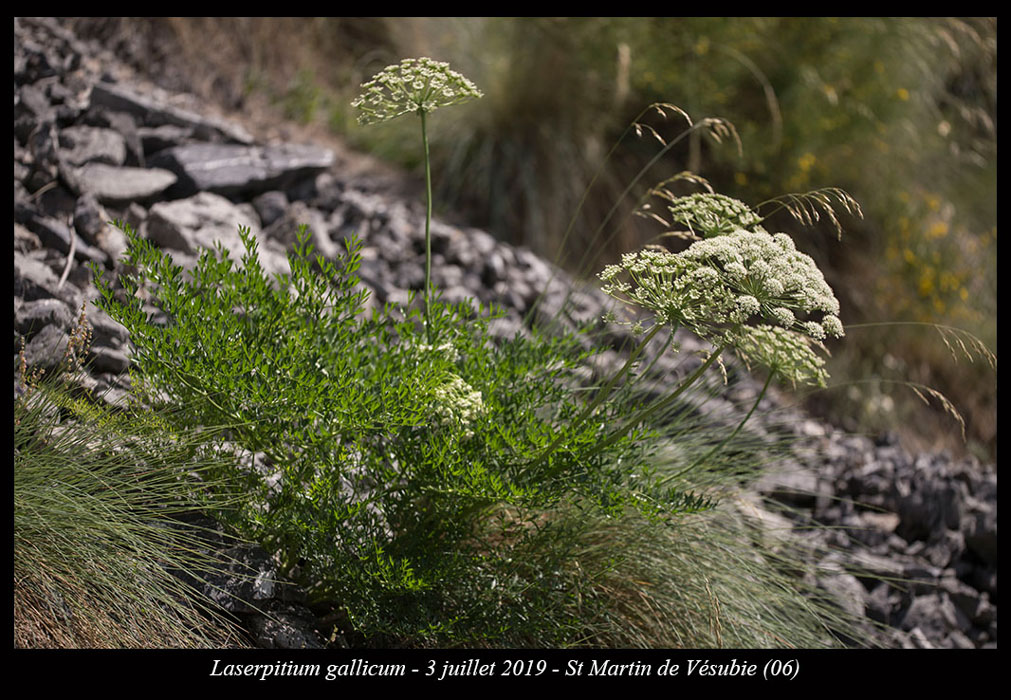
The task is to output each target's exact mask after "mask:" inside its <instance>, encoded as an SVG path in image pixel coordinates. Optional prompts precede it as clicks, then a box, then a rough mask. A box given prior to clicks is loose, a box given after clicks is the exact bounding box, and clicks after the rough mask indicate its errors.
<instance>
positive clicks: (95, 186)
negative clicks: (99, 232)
mask: <svg viewBox="0 0 1011 700" xmlns="http://www.w3.org/2000/svg"><path fill="white" fill-rule="evenodd" d="M75 176H76V178H77V181H78V183H79V184H80V188H81V191H82V193H90V194H92V195H94V196H95V198H96V199H98V201H100V202H102V203H103V204H110V205H115V206H125V205H128V204H130V203H131V202H145V201H149V200H152V199H154V198H155V197H158V196H159V195H161V194H163V193H164V192H165V191H166V190H167V189H168V188H169V187H171V186H172V185H173V184H175V182H176V176H175V175H174V174H173V173H171V172H170V171H168V170H163V169H161V168H132V167H128V166H122V167H117V166H114V165H105V164H103V163H88V164H86V165H84V166H83V167H81V168H80V169H78V170H77V171H75Z"/></svg>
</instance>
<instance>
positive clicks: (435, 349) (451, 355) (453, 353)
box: [418, 343, 460, 362]
mask: <svg viewBox="0 0 1011 700" xmlns="http://www.w3.org/2000/svg"><path fill="white" fill-rule="evenodd" d="M418 350H420V351H421V352H422V353H429V352H430V353H433V354H436V355H445V357H446V359H447V360H449V361H450V362H456V361H457V360H459V359H460V351H459V350H457V349H456V347H454V346H453V344H452V343H443V344H442V345H438V346H433V345H429V344H428V343H421V344H419V345H418Z"/></svg>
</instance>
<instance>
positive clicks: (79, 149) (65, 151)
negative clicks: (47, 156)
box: [59, 126, 126, 166]
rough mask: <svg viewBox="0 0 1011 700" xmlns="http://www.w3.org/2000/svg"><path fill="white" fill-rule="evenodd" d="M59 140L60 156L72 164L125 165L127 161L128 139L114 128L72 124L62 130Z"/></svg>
mask: <svg viewBox="0 0 1011 700" xmlns="http://www.w3.org/2000/svg"><path fill="white" fill-rule="evenodd" d="M59 141H60V157H61V158H62V159H63V160H64V162H66V163H69V164H70V165H74V166H81V165H84V164H85V163H105V164H107V165H123V163H125V162H126V139H124V138H123V137H122V136H121V135H120V134H119V133H118V132H116V131H113V130H112V129H103V128H100V127H94V126H71V127H68V128H66V129H63V130H62V131H60V135H59Z"/></svg>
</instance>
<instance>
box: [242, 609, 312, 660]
mask: <svg viewBox="0 0 1011 700" xmlns="http://www.w3.org/2000/svg"><path fill="white" fill-rule="evenodd" d="M249 626H250V631H251V632H252V635H253V639H254V640H255V641H256V645H257V647H259V648H260V649H324V648H325V647H326V645H325V644H324V643H323V640H322V639H321V638H320V636H319V633H318V632H317V631H316V619H315V616H314V615H313V614H312V611H310V610H309V609H308V608H306V607H305V606H304V605H297V604H293V603H274V604H272V605H270V606H269V607H268V608H267V609H266V610H265V611H264V612H263V613H255V614H253V615H251V616H250V625H249Z"/></svg>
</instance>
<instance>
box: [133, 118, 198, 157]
mask: <svg viewBox="0 0 1011 700" xmlns="http://www.w3.org/2000/svg"><path fill="white" fill-rule="evenodd" d="M137 136H138V137H139V138H140V143H141V146H142V147H143V149H144V154H145V156H148V155H152V154H155V153H158V152H159V151H164V150H165V149H166V148H172V147H173V146H181V145H183V144H185V143H190V142H191V141H192V140H193V128H192V127H186V126H175V125H174V124H163V125H161V126H145V127H141V128H139V129H137Z"/></svg>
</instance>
